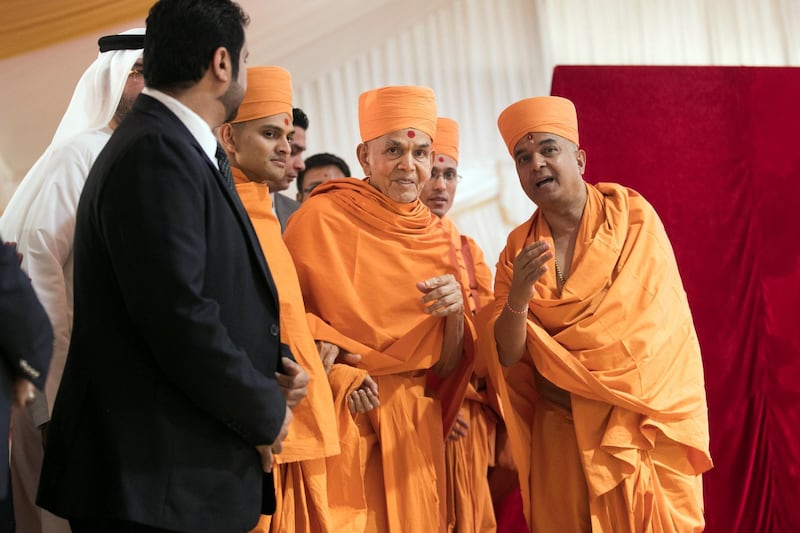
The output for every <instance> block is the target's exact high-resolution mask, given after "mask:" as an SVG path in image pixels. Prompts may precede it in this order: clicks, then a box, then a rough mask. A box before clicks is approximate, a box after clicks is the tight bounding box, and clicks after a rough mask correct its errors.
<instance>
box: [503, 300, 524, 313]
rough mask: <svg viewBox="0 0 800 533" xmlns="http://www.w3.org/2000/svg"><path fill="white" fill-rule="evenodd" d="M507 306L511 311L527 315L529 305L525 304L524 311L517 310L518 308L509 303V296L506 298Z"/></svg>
mask: <svg viewBox="0 0 800 533" xmlns="http://www.w3.org/2000/svg"><path fill="white" fill-rule="evenodd" d="M506 307H507V308H508V310H509V311H511V312H512V313H514V314H515V315H526V314H528V306H527V305H526V306H525V309H523V310H522V311H517V310H516V309H514V308H513V307H511V304H509V303H508V298H506Z"/></svg>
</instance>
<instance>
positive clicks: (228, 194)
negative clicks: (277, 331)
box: [194, 141, 278, 309]
mask: <svg viewBox="0 0 800 533" xmlns="http://www.w3.org/2000/svg"><path fill="white" fill-rule="evenodd" d="M194 145H195V147H196V149H197V150H199V151H200V152H201V154H202V155H203V157H204V158H205V159H206V161H207V162H208V166H209V167H211V170H212V172H213V174H214V177H215V180H216V182H217V186H218V187H219V190H220V193H221V194H222V195H223V196H224V197H225V200H226V201H227V202H228V205H230V207H231V209H232V210H233V213H234V215H235V216H236V218H237V220H238V221H239V224H240V225H241V226H242V230H243V231H244V233H245V235H246V238H247V242H248V244H249V246H250V249H251V251H252V252H253V253H254V254H255V255H256V257H257V258H258V260H259V261H258V263H259V266H260V268H261V273H262V274H263V276H264V279H265V280H266V282H267V285H269V288H270V293H271V294H272V298H273V301H274V303H275V308H276V309H277V308H278V289H277V287H276V286H275V281H274V280H273V279H272V274H271V273H270V271H269V267H268V265H267V259H266V257H264V252H263V251H262V250H261V243H259V242H258V236H257V235H256V232H255V230H254V229H253V224H252V223H251V222H250V217H249V216H248V215H247V212H246V211H245V210H244V206H243V205H242V201H241V200H240V199H239V197H238V196H234V194H233V192H232V191H231V190H230V189H228V187H227V186H226V185H225V177H224V176H223V175H222V172H220V170H219V169H218V168H217V167H216V166H215V165H214V164H213V163H211V161H209V160H208V157H206V156H205V152H203V149H202V148H200V145H199V144H198V143H197V142H196V141H195V142H194Z"/></svg>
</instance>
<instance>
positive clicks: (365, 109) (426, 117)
mask: <svg viewBox="0 0 800 533" xmlns="http://www.w3.org/2000/svg"><path fill="white" fill-rule="evenodd" d="M358 125H359V128H360V129H361V141H362V142H367V141H371V140H372V139H377V138H378V137H380V136H381V135H386V134H387V133H391V132H393V131H398V130H402V129H405V128H414V129H417V130H420V131H422V132H424V133H427V134H428V135H430V137H431V139H433V137H434V135H435V133H436V96H435V95H434V94H433V90H432V89H429V88H427V87H417V86H413V85H407V86H398V87H381V88H379V89H373V90H371V91H367V92H365V93H362V94H361V96H360V97H359V98H358Z"/></svg>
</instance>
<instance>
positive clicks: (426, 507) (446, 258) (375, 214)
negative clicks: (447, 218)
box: [284, 178, 474, 533]
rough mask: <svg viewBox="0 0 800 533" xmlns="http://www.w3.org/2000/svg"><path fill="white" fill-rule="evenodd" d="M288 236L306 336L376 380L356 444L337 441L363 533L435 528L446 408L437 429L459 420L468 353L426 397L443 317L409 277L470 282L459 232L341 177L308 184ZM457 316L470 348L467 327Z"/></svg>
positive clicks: (357, 424) (439, 525) (345, 487)
mask: <svg viewBox="0 0 800 533" xmlns="http://www.w3.org/2000/svg"><path fill="white" fill-rule="evenodd" d="M284 240H285V241H286V245H287V247H288V248H289V251H290V252H291V254H292V257H293V259H294V261H295V265H296V267H297V273H298V277H299V279H300V285H301V287H302V290H303V296H304V298H305V300H306V306H307V310H308V312H309V313H312V314H313V315H314V316H315V317H316V321H315V323H314V325H313V327H312V331H313V333H314V337H315V338H317V339H322V340H326V341H328V342H332V343H333V344H336V345H338V346H340V347H342V348H344V349H345V350H347V351H350V352H353V353H357V354H360V355H361V356H362V359H361V361H360V362H359V363H358V365H357V366H358V367H359V368H362V369H365V370H367V371H368V372H369V374H370V375H371V376H372V377H373V378H374V379H375V380H376V382H377V383H378V387H379V395H380V401H381V405H380V407H379V408H377V409H374V410H372V411H370V412H369V413H366V414H361V415H356V416H355V418H354V420H353V424H354V428H355V429H354V432H353V435H354V436H355V435H358V437H357V441H350V442H347V443H344V442H343V443H342V447H343V450H342V454H340V455H339V456H338V457H337V458H336V459H338V465H339V467H340V468H341V469H340V472H341V475H342V478H341V479H340V480H339V481H340V491H342V492H344V491H349V490H352V491H358V490H362V491H364V492H363V493H364V496H365V499H366V501H367V508H368V514H367V523H366V526H365V530H366V531H381V532H390V533H391V532H400V531H443V530H444V525H445V515H446V507H445V498H444V494H445V473H444V439H443V432H444V427H443V422H442V420H443V418H442V416H443V415H442V413H443V411H444V412H445V413H446V414H445V415H444V420H445V425H449V424H451V423H452V421H453V420H454V419H455V414H456V412H457V410H458V408H459V406H460V404H461V400H462V398H463V394H464V390H465V388H466V385H467V382H468V380H469V377H470V374H471V372H472V365H471V361H472V359H471V356H470V355H467V356H465V357H464V358H463V359H462V361H461V364H460V366H459V367H458V368H457V370H456V371H455V372H453V374H451V375H450V376H449V377H448V378H447V379H445V380H442V381H443V384H444V386H445V387H448V391H449V394H448V395H447V396H446V398H445V399H444V401H442V402H440V401H439V400H436V399H434V398H431V397H429V396H428V395H426V382H425V381H426V378H425V373H426V371H427V370H428V369H430V368H431V367H432V366H434V364H436V362H437V361H438V360H439V358H440V355H441V349H442V342H443V338H444V324H445V319H444V318H437V317H433V316H430V315H428V314H427V313H425V311H424V306H423V304H422V302H421V299H422V296H423V294H422V293H421V292H420V291H419V290H418V289H417V288H416V283H417V282H419V281H424V280H427V279H429V278H432V277H434V276H440V275H443V274H448V273H449V274H452V275H454V276H455V278H456V279H457V280H458V281H459V282H460V283H461V285H462V290H463V287H467V286H468V282H467V276H466V272H465V269H464V262H463V258H462V257H461V255H460V246H459V244H458V233H457V232H455V231H454V230H453V228H452V225H448V224H445V223H443V222H442V221H441V220H440V219H438V218H437V217H435V216H434V215H432V214H431V212H430V211H429V210H428V209H427V208H426V207H425V206H424V204H422V203H421V202H420V201H418V200H416V201H414V202H412V203H408V204H401V203H396V202H393V201H392V200H391V199H389V198H388V197H386V196H385V195H383V194H382V193H380V192H379V191H378V190H377V189H375V188H374V187H373V186H372V185H370V184H369V183H368V181H366V180H364V181H361V180H357V179H353V178H344V179H336V180H331V181H329V182H327V183H324V184H322V185H320V186H319V187H317V188H316V189H315V190H314V193H313V194H312V196H311V197H310V198H309V199H308V200H307V201H306V202H305V203H304V204H303V206H302V208H301V209H299V210H298V211H297V212H296V213H295V214H294V215H293V216H292V218H291V220H290V221H289V224H288V226H287V228H286V231H285V233H284ZM466 299H467V297H466V296H464V301H465V303H466ZM464 320H465V328H464V333H465V335H464V336H465V339H464V346H465V352H471V350H472V347H473V339H474V330H473V327H472V323H471V321H470V319H469V317H468V316H467V314H465V315H464ZM345 446H348V448H349V452H348V453H345ZM329 463H330V461H329ZM362 481H363V485H361V483H362ZM351 530H352V529H351Z"/></svg>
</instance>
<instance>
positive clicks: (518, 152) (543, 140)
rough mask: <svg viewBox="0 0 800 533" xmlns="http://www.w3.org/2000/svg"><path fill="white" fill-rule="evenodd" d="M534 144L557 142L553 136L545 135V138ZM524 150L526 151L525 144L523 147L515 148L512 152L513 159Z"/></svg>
mask: <svg viewBox="0 0 800 533" xmlns="http://www.w3.org/2000/svg"><path fill="white" fill-rule="evenodd" d="M536 144H537V145H539V146H542V145H545V144H558V143H557V142H556V140H555V139H554V138H552V137H546V138H544V139H542V140H541V141H539V142H537V143H536ZM526 151H527V146H526V147H524V148H520V149H519V150H516V151H515V152H514V159H516V158H517V157H519V156H520V155H522V154H523V153H525V152H526Z"/></svg>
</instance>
